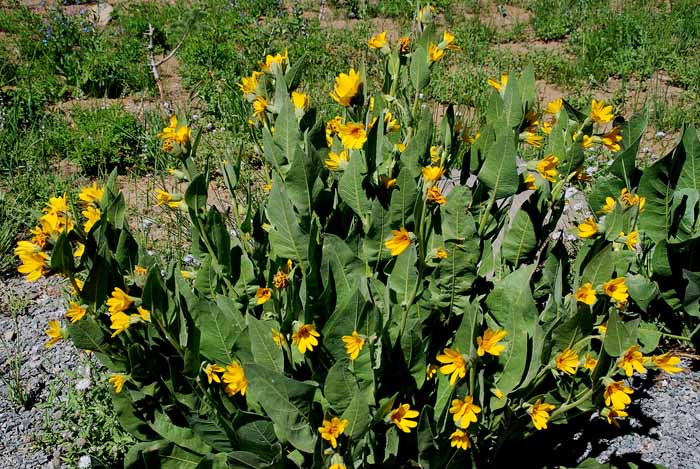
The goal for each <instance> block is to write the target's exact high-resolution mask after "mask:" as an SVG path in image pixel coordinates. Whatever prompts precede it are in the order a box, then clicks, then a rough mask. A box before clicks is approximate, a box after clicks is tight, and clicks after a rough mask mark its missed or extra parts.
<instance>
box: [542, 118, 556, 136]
mask: <svg viewBox="0 0 700 469" xmlns="http://www.w3.org/2000/svg"><path fill="white" fill-rule="evenodd" d="M556 122H557V121H556V119H554V118H552V120H551V121H543V122H542V127H540V128H541V129H542V133H545V134H547V135H549V134H551V133H552V127H554V124H555V123H556Z"/></svg>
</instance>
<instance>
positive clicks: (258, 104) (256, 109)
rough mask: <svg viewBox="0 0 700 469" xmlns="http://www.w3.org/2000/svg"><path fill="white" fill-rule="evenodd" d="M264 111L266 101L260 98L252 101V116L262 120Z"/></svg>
mask: <svg viewBox="0 0 700 469" xmlns="http://www.w3.org/2000/svg"><path fill="white" fill-rule="evenodd" d="M266 110H267V99H265V98H264V97H262V96H258V97H257V98H255V101H253V116H255V117H257V118H258V119H262V116H264V115H265V111H266Z"/></svg>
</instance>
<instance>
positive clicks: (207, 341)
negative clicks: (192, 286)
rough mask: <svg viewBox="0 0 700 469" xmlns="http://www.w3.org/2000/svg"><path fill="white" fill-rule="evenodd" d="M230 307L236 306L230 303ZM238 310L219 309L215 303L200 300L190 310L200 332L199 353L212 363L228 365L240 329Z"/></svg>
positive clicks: (231, 358)
mask: <svg viewBox="0 0 700 469" xmlns="http://www.w3.org/2000/svg"><path fill="white" fill-rule="evenodd" d="M231 305H234V306H235V305H237V304H236V303H234V302H231ZM240 315H241V313H240V312H239V311H238V309H235V310H232V309H228V308H220V307H219V306H217V305H216V304H215V303H211V302H208V301H204V300H201V301H199V302H198V303H197V304H196V305H195V307H194V308H193V309H192V317H193V319H194V321H195V324H196V325H197V328H198V329H199V331H200V344H199V347H200V353H201V354H202V355H204V356H205V357H206V358H207V359H208V360H209V361H211V362H212V363H219V364H228V363H231V362H232V361H233V355H232V353H231V351H232V349H233V345H234V343H235V342H236V339H237V338H238V336H239V335H240V333H241V331H242V329H241V328H240V326H239V323H240V319H239V318H236V316H238V317H240Z"/></svg>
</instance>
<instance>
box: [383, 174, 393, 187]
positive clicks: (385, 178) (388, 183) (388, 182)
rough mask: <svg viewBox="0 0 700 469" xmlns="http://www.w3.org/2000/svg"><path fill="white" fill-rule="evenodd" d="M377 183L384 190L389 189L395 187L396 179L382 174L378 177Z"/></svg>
mask: <svg viewBox="0 0 700 469" xmlns="http://www.w3.org/2000/svg"><path fill="white" fill-rule="evenodd" d="M379 183H380V184H381V185H382V187H384V189H391V188H392V187H394V186H395V185H396V179H394V178H391V177H389V176H386V175H384V174H382V175H381V176H379Z"/></svg>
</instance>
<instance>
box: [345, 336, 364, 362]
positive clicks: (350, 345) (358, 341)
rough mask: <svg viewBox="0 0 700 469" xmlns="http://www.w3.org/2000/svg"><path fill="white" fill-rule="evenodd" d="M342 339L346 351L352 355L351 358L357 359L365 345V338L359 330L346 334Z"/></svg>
mask: <svg viewBox="0 0 700 469" xmlns="http://www.w3.org/2000/svg"><path fill="white" fill-rule="evenodd" d="M341 339H342V340H343V343H344V344H345V351H346V352H347V354H348V355H350V360H355V359H356V358H357V357H358V356H359V355H360V351H361V350H362V348H363V347H364V346H365V339H363V338H362V337H360V334H358V333H357V331H352V335H344V336H343V337H341Z"/></svg>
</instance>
